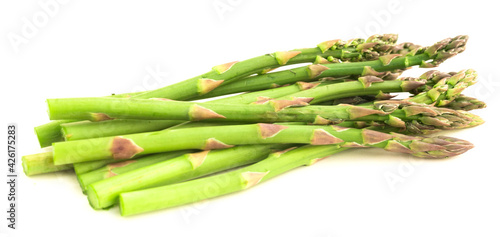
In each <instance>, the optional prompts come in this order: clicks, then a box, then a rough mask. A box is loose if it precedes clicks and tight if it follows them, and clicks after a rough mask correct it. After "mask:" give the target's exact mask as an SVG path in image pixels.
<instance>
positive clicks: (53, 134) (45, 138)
mask: <svg viewBox="0 0 500 237" xmlns="http://www.w3.org/2000/svg"><path fill="white" fill-rule="evenodd" d="M75 121H76V120H56V121H51V122H49V123H46V124H43V125H40V126H37V127H35V133H36V136H37V138H38V142H39V143H40V147H48V146H52V143H54V142H60V141H64V137H63V135H62V133H61V127H60V125H61V124H63V123H71V122H75Z"/></svg>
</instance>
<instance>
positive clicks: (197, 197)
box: [119, 145, 348, 216]
mask: <svg viewBox="0 0 500 237" xmlns="http://www.w3.org/2000/svg"><path fill="white" fill-rule="evenodd" d="M345 149H348V148H342V147H340V146H338V145H328V146H302V147H299V148H296V149H292V150H290V151H286V152H285V151H282V152H275V153H273V154H271V155H269V156H268V157H267V158H266V159H264V160H262V161H260V162H258V163H255V164H253V165H250V166H247V167H244V168H241V169H237V170H234V171H231V172H226V173H223V174H219V175H213V176H210V177H206V178H201V179H195V180H191V181H187V182H182V183H177V184H171V185H166V186H162V187H157V188H150V189H146V190H140V191H133V192H123V193H121V194H120V195H119V200H120V201H119V203H120V211H121V215H122V216H129V215H135V214H139V213H143V212H149V211H155V210H160V209H164V208H169V207H174V206H180V205H184V204H189V203H193V202H197V201H201V200H205V199H209V198H214V197H218V196H222V195H225V194H229V193H233V192H237V191H241V190H245V189H248V188H250V187H253V186H255V185H256V184H258V183H260V182H263V181H266V180H268V179H271V178H272V177H274V176H277V175H279V174H282V173H284V172H286V171H289V170H292V169H294V168H297V167H300V166H304V165H311V164H313V163H315V162H316V161H318V160H319V159H323V158H325V157H327V156H331V155H333V154H335V153H337V152H340V151H343V150H345Z"/></svg>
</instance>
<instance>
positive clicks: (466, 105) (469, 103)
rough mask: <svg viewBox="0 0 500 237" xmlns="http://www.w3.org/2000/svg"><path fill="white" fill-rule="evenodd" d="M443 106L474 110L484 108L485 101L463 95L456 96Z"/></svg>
mask: <svg viewBox="0 0 500 237" xmlns="http://www.w3.org/2000/svg"><path fill="white" fill-rule="evenodd" d="M443 107H446V108H450V109H454V110H465V111H469V110H474V109H483V108H486V103H485V102H483V101H480V100H478V99H476V98H472V97H469V96H465V95H459V96H457V97H456V98H455V99H454V100H453V101H451V102H450V103H448V104H446V105H444V106H443Z"/></svg>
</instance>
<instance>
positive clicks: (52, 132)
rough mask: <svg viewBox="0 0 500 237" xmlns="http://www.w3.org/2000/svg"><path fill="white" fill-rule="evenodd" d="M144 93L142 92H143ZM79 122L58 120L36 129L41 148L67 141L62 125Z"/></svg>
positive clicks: (118, 96) (123, 96)
mask: <svg viewBox="0 0 500 237" xmlns="http://www.w3.org/2000/svg"><path fill="white" fill-rule="evenodd" d="M141 93H142V92H141ZM138 94H140V93H126V94H116V95H115V94H113V95H111V96H110V97H114V98H128V97H130V96H131V95H138ZM73 122H77V120H56V121H51V122H49V123H46V124H43V125H40V126H37V127H35V133H36V136H37V138H38V142H39V143H40V147H42V148H43V147H48V146H52V143H54V142H61V141H64V140H65V137H64V134H62V132H61V125H62V124H67V123H73Z"/></svg>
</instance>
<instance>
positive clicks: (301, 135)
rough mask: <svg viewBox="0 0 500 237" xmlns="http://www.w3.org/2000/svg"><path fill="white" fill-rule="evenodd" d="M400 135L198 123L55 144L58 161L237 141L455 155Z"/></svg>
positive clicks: (309, 127)
mask: <svg viewBox="0 0 500 237" xmlns="http://www.w3.org/2000/svg"><path fill="white" fill-rule="evenodd" d="M375 138H376V139H375ZM397 139H398V136H397V135H389V134H385V133H379V132H375V131H372V130H364V129H354V128H348V129H346V128H342V127H338V126H319V125H286V126H285V125H277V124H250V125H229V126H216V127H195V128H185V129H175V130H164V131H160V132H152V133H139V134H130V135H124V136H117V137H105V138H94V139H86V140H77V141H68V142H60V143H55V144H54V164H56V165H60V164H70V163H78V162H84V161H91V160H103V159H111V158H113V159H117V160H120V159H130V158H133V157H134V156H136V155H146V154H152V153H160V152H167V151H176V150H186V149H202V150H212V149H223V148H229V147H232V146H235V145H247V144H276V143H278V144H290V143H292V144H295V143H296V144H313V145H325V144H336V143H340V142H351V143H352V144H358V145H359V144H361V145H365V146H372V147H379V148H385V149H387V150H393V149H395V148H393V147H394V146H398V147H399V148H401V149H406V151H407V152H409V153H412V154H414V155H416V156H427V155H430V156H434V155H436V156H439V155H441V156H443V155H444V156H447V155H448V154H450V152H443V151H442V150H443V149H444V148H443V147H441V146H439V145H434V144H430V143H427V142H422V141H426V140H425V139H424V138H418V137H412V138H411V139H413V140H414V141H406V140H405V141H398V140H397ZM412 143H413V144H414V145H415V144H416V145H418V146H419V147H425V150H421V149H418V150H412V149H411V148H408V147H407V146H409V145H410V144H412ZM402 146H403V147H404V148H403V147H402ZM412 146H413V145H412ZM424 151H425V152H424ZM427 151H428V152H427ZM430 151H432V152H430ZM453 154H454V153H453Z"/></svg>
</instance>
